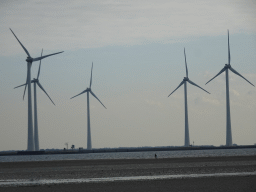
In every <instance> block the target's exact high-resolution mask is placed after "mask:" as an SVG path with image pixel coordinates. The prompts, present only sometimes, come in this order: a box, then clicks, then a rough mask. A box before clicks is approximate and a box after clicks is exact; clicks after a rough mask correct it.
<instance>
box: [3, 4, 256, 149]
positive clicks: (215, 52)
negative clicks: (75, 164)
mask: <svg viewBox="0 0 256 192" xmlns="http://www.w3.org/2000/svg"><path fill="white" fill-rule="evenodd" d="M255 10H256V2H255V1H252V0H247V1H242V0H230V1H229V0H226V1H225V0H220V1H218V0H217V1H210V0H209V1H207V0H202V1H200V0H198V1H188V0H182V1H169V0H160V1H159V0H158V1H150V0H141V1H133V0H130V1H121V0H116V1H115V0H106V1H103V0H96V1H90V2H87V1H78V0H77V1H66V0H63V1H58V2H53V1H39V0H38V1H35V0H33V1H22V0H20V1H1V2H0V24H1V25H0V34H1V38H0V89H1V92H0V99H1V102H0V129H1V134H0V151H2V150H23V149H26V148H27V95H26V97H25V100H24V101H23V100H22V95H23V91H24V90H23V88H19V89H13V88H14V87H15V86H18V85H20V84H23V83H25V79H26V73H27V71H26V70H27V69H26V61H25V59H26V54H25V52H24V50H23V49H22V47H21V46H20V45H19V43H18V42H17V40H16V39H15V37H14V36H13V34H12V33H11V31H10V30H9V28H11V29H12V30H13V31H14V33H15V34H16V35H17V37H18V38H19V39H20V41H21V42H22V43H23V45H24V46H25V47H26V48H27V49H28V51H29V53H30V54H31V56H32V57H37V56H39V55H40V53H41V49H42V48H43V49H44V54H50V53H53V52H58V51H64V53H62V54H59V55H56V56H52V57H49V58H46V59H44V60H42V68H41V74H40V83H41V84H42V85H43V87H44V88H45V90H46V91H47V92H48V94H49V95H50V96H51V98H52V99H53V101H54V102H55V104H56V106H54V105H53V104H52V103H51V102H50V100H49V99H48V98H47V96H46V95H45V94H44V93H43V92H42V91H41V90H39V89H38V92H37V96H38V118H39V119H38V121H39V122H38V124H39V143H40V148H41V149H46V148H64V147H65V145H64V143H65V142H69V144H70V146H71V144H74V145H75V146H76V147H84V148H86V147H87V135H86V134H87V118H86V117H87V112H86V109H87V105H86V94H84V95H81V96H79V97H76V98H74V99H72V100H70V98H71V97H72V96H74V95H76V94H78V93H80V92H81V91H83V90H85V89H86V88H87V87H88V86H89V80H90V69H91V64H92V62H93V63H94V69H93V83H92V91H93V92H94V93H95V94H96V95H97V97H98V98H99V99H100V100H101V101H102V102H103V104H104V105H105V106H106V107H107V109H105V108H104V107H103V106H102V105H101V104H100V103H99V102H98V101H97V100H96V99H95V98H93V97H90V107H91V133H92V147H93V148H103V147H139V146H181V145H184V88H183V87H180V88H179V89H178V90H177V91H176V92H175V93H174V94H173V95H171V96H170V97H167V96H168V95H169V94H170V93H171V92H172V91H173V90H174V89H175V88H176V87H177V86H178V85H179V83H180V82H181V81H182V80H183V77H184V76H185V74H186V71H185V64H184V55H183V49H184V47H185V48H186V54H187V63H188V72H189V78H190V79H191V80H192V81H193V82H195V83H196V84H198V85H199V86H201V87H203V88H204V89H206V90H207V91H209V92H210V93H211V94H210V95H209V94H207V93H205V92H204V91H202V90H201V89H198V88H196V87H194V86H192V85H190V84H189V85H188V117H189V131H190V141H191V143H193V141H194V143H195V145H216V146H219V145H223V144H225V143H226V99H225V76H224V74H222V75H220V76H219V77H217V78H216V79H214V81H212V82H210V83H209V84H207V85H205V83H206V82H207V81H208V80H209V79H211V78H212V77H213V76H214V75H216V74H217V73H218V72H219V71H220V70H221V69H222V68H223V67H224V65H225V64H226V63H227V62H228V46H227V29H229V31H230V49H231V65H232V67H233V68H234V69H236V70H237V71H238V72H239V73H241V74H242V75H243V76H244V77H245V78H247V79H248V80H249V81H250V82H252V83H253V84H254V85H256V63H255V61H256V54H255V52H256V25H255V22H256V13H255ZM38 64H39V62H34V63H33V67H32V78H34V77H36V75H37V71H38ZM230 101H231V126H232V136H233V143H236V144H241V145H242V144H254V143H256V139H255V135H256V118H255V117H256V88H255V87H253V86H251V85H250V84H249V83H247V82H246V81H245V80H243V79H242V78H240V77H238V76H236V75H234V74H232V73H230Z"/></svg>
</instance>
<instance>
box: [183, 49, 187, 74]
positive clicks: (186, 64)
mask: <svg viewBox="0 0 256 192" xmlns="http://www.w3.org/2000/svg"><path fill="white" fill-rule="evenodd" d="M184 56H185V64H186V75H187V77H188V66H187V59H186V52H185V47H184Z"/></svg>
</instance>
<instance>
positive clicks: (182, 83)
mask: <svg viewBox="0 0 256 192" xmlns="http://www.w3.org/2000/svg"><path fill="white" fill-rule="evenodd" d="M183 84H184V81H182V82H181V83H180V84H179V86H178V87H177V88H176V89H175V90H174V91H173V92H171V94H173V93H174V92H175V91H176V90H177V89H179V87H180V86H181V85H183ZM171 94H170V95H171ZM170 95H169V96H170ZM169 96H168V97H169Z"/></svg>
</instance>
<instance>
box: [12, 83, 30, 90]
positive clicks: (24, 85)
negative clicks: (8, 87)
mask: <svg viewBox="0 0 256 192" xmlns="http://www.w3.org/2000/svg"><path fill="white" fill-rule="evenodd" d="M25 85H27V83H25V84H22V85H19V86H17V87H14V88H13V89H16V88H19V87H22V86H25Z"/></svg>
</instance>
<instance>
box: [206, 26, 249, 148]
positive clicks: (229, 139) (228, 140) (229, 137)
mask: <svg viewBox="0 0 256 192" xmlns="http://www.w3.org/2000/svg"><path fill="white" fill-rule="evenodd" d="M230 61H231V57H230V46H229V30H228V63H227V64H225V66H224V68H223V69H221V70H220V72H219V73H218V74H217V75H215V76H214V77H213V78H212V79H210V80H209V81H208V82H207V83H209V82H210V81H211V80H213V79H214V78H215V77H217V76H219V75H220V74H221V73H223V72H224V71H225V73H226V112H227V114H226V146H232V132H231V115H230V98H229V77H228V70H230V71H232V72H233V73H235V74H236V75H238V76H240V77H242V78H243V79H244V80H246V81H247V82H248V83H250V84H251V85H252V86H254V85H253V84H252V83H251V82H250V81H248V80H247V79H246V78H244V77H243V76H242V75H241V74H239V73H238V72H237V71H236V70H235V69H234V68H232V67H231V65H230ZM207 83H206V84H207Z"/></svg>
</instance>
